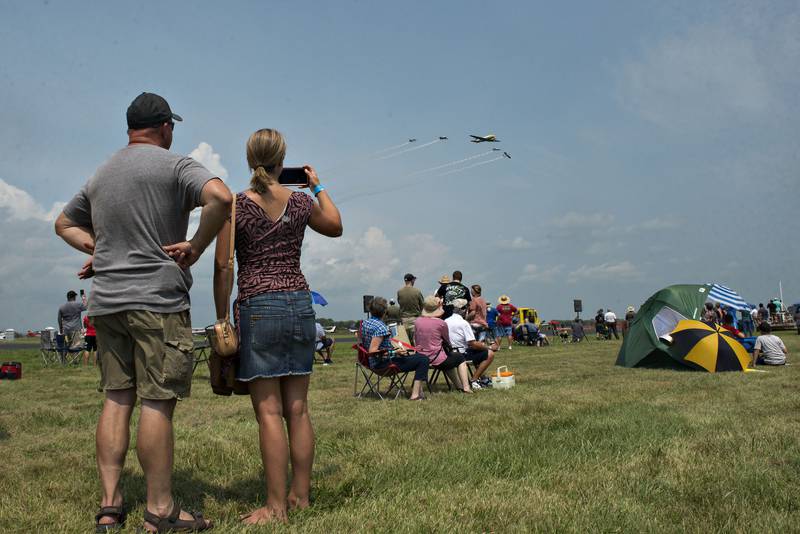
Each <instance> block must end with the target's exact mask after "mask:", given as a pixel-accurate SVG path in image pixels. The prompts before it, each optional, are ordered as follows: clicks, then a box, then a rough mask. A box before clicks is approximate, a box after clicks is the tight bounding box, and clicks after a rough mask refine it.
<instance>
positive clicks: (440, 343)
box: [414, 296, 472, 393]
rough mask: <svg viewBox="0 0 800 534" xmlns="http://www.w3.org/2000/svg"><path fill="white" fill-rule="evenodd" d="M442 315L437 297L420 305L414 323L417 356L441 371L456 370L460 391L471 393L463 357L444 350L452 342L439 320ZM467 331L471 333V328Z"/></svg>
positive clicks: (445, 326) (443, 324)
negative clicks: (418, 313) (420, 311)
mask: <svg viewBox="0 0 800 534" xmlns="http://www.w3.org/2000/svg"><path fill="white" fill-rule="evenodd" d="M443 314H444V310H443V309H442V307H441V301H440V300H439V299H438V298H437V297H435V296H430V297H427V298H426V299H425V300H424V302H423V303H422V315H421V316H420V317H419V318H418V319H417V320H416V321H415V322H414V330H415V332H416V344H417V345H416V347H417V354H421V355H424V356H427V358H428V361H429V363H430V365H432V366H434V367H436V368H437V369H441V370H442V371H449V370H451V369H457V373H458V378H459V380H460V382H461V389H462V390H463V391H464V392H465V393H472V390H471V389H470V387H469V380H467V363H466V359H465V357H464V355H463V354H458V353H457V352H454V351H451V352H450V354H448V353H447V351H446V350H445V347H444V346H445V344H448V345H452V341H451V339H450V333H449V330H448V328H447V323H445V321H443V320H442V319H441V317H442V315H443ZM467 326H469V325H467ZM469 331H470V333H472V329H471V328H470V330H469Z"/></svg>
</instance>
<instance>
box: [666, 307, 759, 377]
mask: <svg viewBox="0 0 800 534" xmlns="http://www.w3.org/2000/svg"><path fill="white" fill-rule="evenodd" d="M669 338H671V339H670V343H669V344H670V347H669V352H670V353H671V354H672V357H673V358H676V359H681V360H683V362H685V363H687V364H690V365H691V364H694V365H696V366H698V367H702V368H703V369H705V370H706V371H708V372H709V373H716V372H718V371H744V370H746V369H747V365H748V364H749V362H750V355H749V354H748V353H747V351H746V350H745V348H744V346H743V345H742V344H741V343H739V341H738V340H737V339H736V337H735V336H734V335H733V334H732V333H730V332H729V331H727V330H725V329H724V328H722V327H721V326H719V325H716V324H714V325H712V324H708V323H704V322H702V321H693V320H691V319H685V320H682V321H679V322H678V324H677V326H676V327H675V329H674V330H673V331H672V332H670V333H669ZM669 338H668V339H669Z"/></svg>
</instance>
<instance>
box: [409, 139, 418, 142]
mask: <svg viewBox="0 0 800 534" xmlns="http://www.w3.org/2000/svg"><path fill="white" fill-rule="evenodd" d="M416 141H417V140H416V139H409V140H408V142H409V143H414V142H416Z"/></svg>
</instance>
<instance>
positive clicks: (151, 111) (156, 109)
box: [127, 93, 183, 130]
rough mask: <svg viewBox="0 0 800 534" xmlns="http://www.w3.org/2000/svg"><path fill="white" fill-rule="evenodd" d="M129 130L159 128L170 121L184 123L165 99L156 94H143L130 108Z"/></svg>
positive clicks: (135, 99) (134, 100)
mask: <svg viewBox="0 0 800 534" xmlns="http://www.w3.org/2000/svg"><path fill="white" fill-rule="evenodd" d="M127 116H128V128H130V129H131V130H138V129H140V128H149V127H151V126H158V125H159V124H163V123H165V122H169V121H182V120H183V119H182V118H181V116H180V115H176V114H175V113H173V112H172V110H171V109H170V107H169V104H167V101H166V100H164V98H163V97H161V96H159V95H157V94H155V93H142V94H140V95H139V96H137V97H136V98H134V99H133V102H131V105H130V106H128V114H127Z"/></svg>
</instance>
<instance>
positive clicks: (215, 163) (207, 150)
mask: <svg viewBox="0 0 800 534" xmlns="http://www.w3.org/2000/svg"><path fill="white" fill-rule="evenodd" d="M189 157H190V158H192V159H194V160H195V161H197V162H198V163H201V164H202V165H203V166H204V167H205V168H206V169H208V170H209V171H211V172H212V173H214V174H216V175H217V177H219V178H221V179H222V180H227V179H228V170H227V169H226V168H225V167H224V166H223V165H222V161H221V158H220V155H219V154H217V153H216V152H214V148H213V147H212V146H211V145H209V144H208V143H206V142H202V143H200V144H199V145H197V148H195V149H194V150H192V151H191V152H189Z"/></svg>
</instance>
